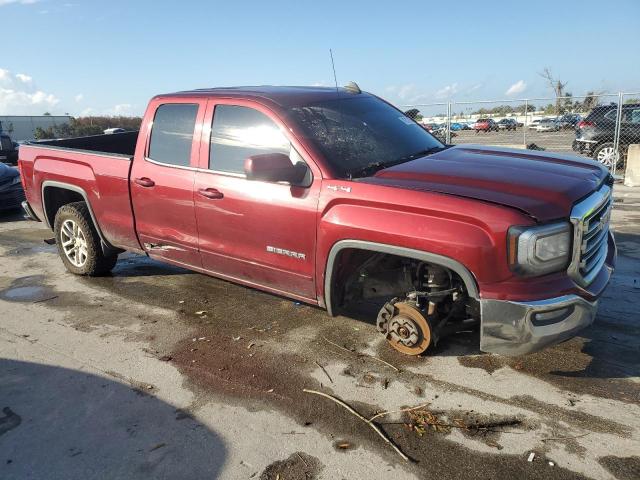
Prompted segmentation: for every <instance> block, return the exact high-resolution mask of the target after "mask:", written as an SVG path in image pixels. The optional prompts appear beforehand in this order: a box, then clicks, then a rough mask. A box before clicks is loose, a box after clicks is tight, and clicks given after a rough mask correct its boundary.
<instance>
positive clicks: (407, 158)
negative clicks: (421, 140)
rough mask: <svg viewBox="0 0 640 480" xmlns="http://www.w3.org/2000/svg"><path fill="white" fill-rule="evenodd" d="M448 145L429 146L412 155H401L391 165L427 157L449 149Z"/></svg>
mask: <svg viewBox="0 0 640 480" xmlns="http://www.w3.org/2000/svg"><path fill="white" fill-rule="evenodd" d="M447 148H448V147H446V146H445V147H431V148H427V149H425V150H420V151H419V152H416V153H412V154H411V155H407V156H405V157H400V158H399V159H397V160H396V161H394V162H392V163H391V164H389V165H398V164H400V163H405V162H408V161H411V160H415V159H416V158H420V157H425V156H427V155H431V154H432V153H437V152H440V151H442V150H445V149H447Z"/></svg>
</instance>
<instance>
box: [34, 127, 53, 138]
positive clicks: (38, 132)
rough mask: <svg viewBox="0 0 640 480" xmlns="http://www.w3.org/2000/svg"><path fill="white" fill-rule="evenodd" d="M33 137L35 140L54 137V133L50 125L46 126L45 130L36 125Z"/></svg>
mask: <svg viewBox="0 0 640 480" xmlns="http://www.w3.org/2000/svg"><path fill="white" fill-rule="evenodd" d="M33 137H34V138H35V139H36V140H46V139H48V138H55V135H54V133H53V129H52V128H51V127H49V128H47V129H46V130H45V129H44V128H42V127H36V129H35V130H34V132H33Z"/></svg>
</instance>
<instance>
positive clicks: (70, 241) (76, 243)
mask: <svg viewBox="0 0 640 480" xmlns="http://www.w3.org/2000/svg"><path fill="white" fill-rule="evenodd" d="M60 242H61V244H62V249H63V250H64V254H65V255H66V257H67V259H68V260H69V261H70V262H71V264H72V265H73V266H75V267H78V268H80V267H82V266H84V264H85V263H87V258H88V257H89V252H88V250H87V239H86V237H85V235H84V232H83V231H82V229H81V228H80V227H79V225H78V224H77V223H76V222H75V221H73V220H71V219H69V220H65V221H64V223H63V224H62V228H61V229H60Z"/></svg>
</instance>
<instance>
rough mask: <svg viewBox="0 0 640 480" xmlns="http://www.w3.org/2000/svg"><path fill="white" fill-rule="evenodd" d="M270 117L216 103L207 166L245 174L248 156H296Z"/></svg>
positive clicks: (250, 109)
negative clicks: (271, 154)
mask: <svg viewBox="0 0 640 480" xmlns="http://www.w3.org/2000/svg"><path fill="white" fill-rule="evenodd" d="M294 152H295V150H294V149H293V148H292V146H291V143H290V142H289V140H287V137H286V136H285V135H284V133H283V132H282V131H281V129H280V128H279V127H278V125H276V124H275V123H274V122H273V120H271V119H270V118H269V117H267V116H266V115H265V114H264V113H262V112H259V111H258V110H255V109H253V108H249V107H242V106H238V105H217V106H216V107H215V110H214V113H213V122H212V124H211V146H210V149H209V169H211V170H215V171H219V172H228V173H235V174H244V161H245V160H246V159H247V157H250V156H252V155H258V154H265V153H283V154H285V155H287V156H289V158H292V159H294V158H295V159H296V160H297V157H299V156H298V155H297V153H294Z"/></svg>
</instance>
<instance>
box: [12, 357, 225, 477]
mask: <svg viewBox="0 0 640 480" xmlns="http://www.w3.org/2000/svg"><path fill="white" fill-rule="evenodd" d="M0 385H2V388H0V409H2V410H0V465H2V466H1V467H0V469H1V470H2V472H3V473H2V475H1V476H2V478H3V479H4V480H9V479H23V478H48V479H89V478H127V479H138V478H139V479H143V478H144V479H147V478H180V479H201V478H216V477H217V476H218V475H219V473H220V471H221V468H222V466H223V464H224V462H225V459H226V457H227V449H226V447H225V445H224V442H223V440H222V439H221V438H220V437H219V436H218V435H217V434H216V433H215V432H214V431H211V430H210V429H209V428H208V427H206V426H205V425H203V424H201V423H199V422H198V421H197V420H195V419H194V418H193V417H191V416H190V415H188V414H187V413H185V412H184V411H182V410H179V409H176V408H175V407H173V406H172V405H170V404H168V403H165V402H163V401H161V400H159V399H157V398H156V397H154V396H151V395H148V394H147V393H146V391H145V392H143V391H140V390H137V389H135V388H132V387H131V386H129V385H127V384H123V383H120V382H117V381H114V380H111V379H109V378H105V377H99V376H96V375H92V374H90V373H87V372H86V371H78V370H71V369H67V368H62V367H58V366H51V365H43V364H37V363H30V362H22V361H15V360H7V359H1V360H0Z"/></svg>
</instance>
